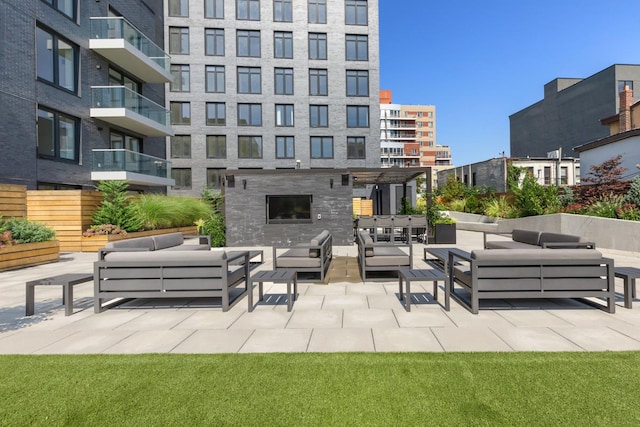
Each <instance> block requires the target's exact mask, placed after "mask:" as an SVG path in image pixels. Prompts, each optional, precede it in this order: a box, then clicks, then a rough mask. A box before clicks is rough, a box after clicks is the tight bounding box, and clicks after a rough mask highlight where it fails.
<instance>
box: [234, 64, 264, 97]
mask: <svg viewBox="0 0 640 427" xmlns="http://www.w3.org/2000/svg"><path fill="white" fill-rule="evenodd" d="M261 92H262V74H261V71H260V67H238V93H261Z"/></svg>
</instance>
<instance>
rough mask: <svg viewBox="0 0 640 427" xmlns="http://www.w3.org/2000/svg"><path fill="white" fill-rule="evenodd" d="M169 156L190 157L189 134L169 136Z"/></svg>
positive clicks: (174, 157) (177, 157)
mask: <svg viewBox="0 0 640 427" xmlns="http://www.w3.org/2000/svg"><path fill="white" fill-rule="evenodd" d="M171 158H172V159H190V158H191V135H175V136H172V137H171Z"/></svg>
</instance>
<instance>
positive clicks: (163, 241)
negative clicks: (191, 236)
mask: <svg viewBox="0 0 640 427" xmlns="http://www.w3.org/2000/svg"><path fill="white" fill-rule="evenodd" d="M151 238H152V239H153V243H154V245H155V248H156V251H157V250H160V249H165V248H171V247H173V246H179V245H181V244H183V243H184V235H183V234H182V233H180V232H178V233H167V234H160V235H157V236H152V237H151Z"/></svg>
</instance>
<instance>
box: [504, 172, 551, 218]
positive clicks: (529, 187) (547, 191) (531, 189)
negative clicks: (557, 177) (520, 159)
mask: <svg viewBox="0 0 640 427" xmlns="http://www.w3.org/2000/svg"><path fill="white" fill-rule="evenodd" d="M512 191H513V193H514V196H515V208H516V210H517V211H518V213H519V215H520V216H534V215H544V214H551V213H556V212H558V211H560V200H559V199H558V187H555V186H549V187H544V186H542V185H540V184H538V182H537V180H536V179H535V178H534V177H533V176H532V175H530V174H526V175H525V176H524V178H523V179H522V183H521V184H520V186H515V185H514V187H513V188H512Z"/></svg>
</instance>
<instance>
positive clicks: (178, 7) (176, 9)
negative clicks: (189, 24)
mask: <svg viewBox="0 0 640 427" xmlns="http://www.w3.org/2000/svg"><path fill="white" fill-rule="evenodd" d="M169 16H189V0H169Z"/></svg>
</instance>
